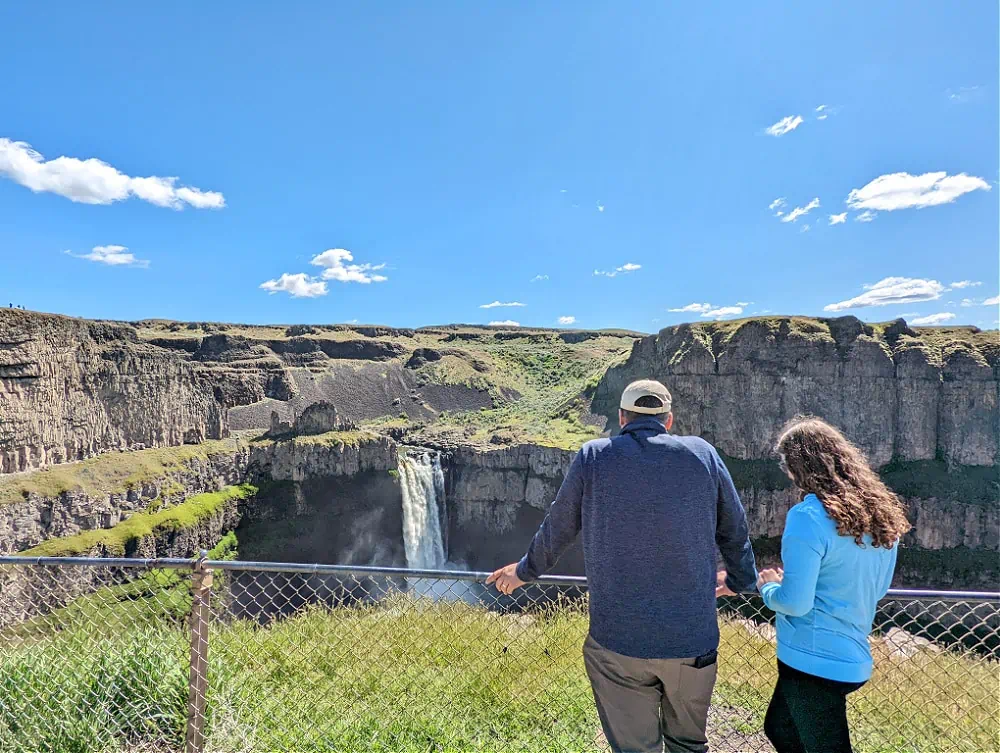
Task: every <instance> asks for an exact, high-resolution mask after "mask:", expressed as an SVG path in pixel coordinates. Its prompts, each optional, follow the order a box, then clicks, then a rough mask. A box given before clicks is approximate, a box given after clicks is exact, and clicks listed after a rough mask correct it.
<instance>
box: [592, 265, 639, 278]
mask: <svg viewBox="0 0 1000 753" xmlns="http://www.w3.org/2000/svg"><path fill="white" fill-rule="evenodd" d="M637 269H642V265H641V264H633V263H632V262H627V263H625V264H622V265H621V266H620V267H615V268H614V269H613V270H611V271H610V272H604V271H602V270H600V269H595V270H594V276H595V277H617V276H618V275H624V274H628V273H629V272H635V271H636V270H637Z"/></svg>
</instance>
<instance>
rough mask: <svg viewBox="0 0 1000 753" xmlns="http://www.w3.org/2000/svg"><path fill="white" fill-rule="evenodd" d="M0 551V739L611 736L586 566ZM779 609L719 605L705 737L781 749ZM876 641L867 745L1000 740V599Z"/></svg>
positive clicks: (105, 743)
mask: <svg viewBox="0 0 1000 753" xmlns="http://www.w3.org/2000/svg"><path fill="white" fill-rule="evenodd" d="M0 562H2V564H0V751H18V752H19V753H34V752H36V751H37V752H38V753H41V752H42V751H45V752H46V753H50V752H52V753H64V752H65V753H71V752H72V753H79V752H82V751H88V752H90V751H96V752H99V753H104V752H108V753H112V752H114V753H138V752H139V751H143V752H145V751H149V752H154V751H155V752H156V753H160V752H161V751H162V752H163V753H166V752H168V751H169V752H171V753H176V752H178V751H182V750H189V751H202V750H203V751H211V752H212V753H243V752H247V753H249V752H251V751H303V752H305V751H404V752H409V751H414V752H416V751H421V752H422V753H423V752H426V751H572V752H573V753H578V752H579V751H600V750H604V749H605V748H606V746H605V745H604V743H603V739H602V737H601V734H600V725H599V722H598V718H597V712H596V709H595V708H594V704H593V700H592V697H591V694H590V687H589V684H588V682H587V678H586V674H585V672H584V669H583V661H582V656H581V647H582V644H583V640H584V638H585V636H586V632H587V592H586V584H585V583H584V582H583V581H582V580H573V579H562V580H560V579H555V580H552V581H548V582H545V583H543V584H538V585H533V586H531V587H529V588H527V589H522V590H521V591H519V592H518V593H516V594H515V596H513V597H506V596H501V595H499V594H497V592H496V591H495V590H493V589H489V588H486V587H485V586H484V585H483V583H482V577H481V574H467V573H454V574H452V573H437V574H431V573H426V574H423V575H424V577H414V576H413V575H412V574H408V573H406V572H404V571H398V570H377V569H365V568H361V569H359V568H353V569H349V568H315V569H311V568H307V567H304V566H286V565H274V564H264V563H236V562H224V563H205V565H204V567H205V568H207V569H208V570H210V571H211V578H208V577H206V571H205V570H204V569H202V568H199V567H197V566H196V565H195V563H192V562H190V561H180V560H172V561H156V562H144V563H143V562H138V561H131V562H128V561H121V560H116V561H105V562H101V561H79V560H78V561H70V562H67V561H59V562H58V563H56V562H55V561H46V562H45V563H44V564H39V561H25V562H21V563H18V564H16V565H15V564H9V563H10V559H9V558H7V559H3V560H0ZM85 562H86V564H84V563H85ZM987 596H988V595H987ZM773 617H774V616H773V614H772V613H770V612H769V611H768V610H767V609H766V608H765V607H764V606H763V605H762V603H761V602H760V600H759V599H757V598H755V597H744V596H741V597H735V598H729V599H724V600H720V627H721V634H722V642H721V646H720V652H719V653H720V659H719V662H720V663H719V673H718V683H717V685H716V689H715V695H714V698H713V706H712V712H711V717H710V725H709V735H710V742H711V745H712V750H715V751H730V752H731V751H762V752H763V751H770V750H771V748H770V745H769V744H768V742H767V740H766V738H765V737H764V735H763V733H762V732H761V728H762V724H763V717H764V712H765V710H766V708H767V703H768V701H769V699H770V694H771V691H772V689H773V687H774V682H775V679H776V671H775V656H774V643H775V633H774V619H773ZM871 643H872V653H873V656H874V658H875V673H874V676H873V677H872V680H871V682H869V683H868V684H867V685H866V686H865V687H864V688H862V689H861V690H860V691H858V692H857V693H855V694H853V695H852V696H851V698H850V702H849V707H850V712H849V713H850V717H851V722H852V729H853V735H854V742H855V747H856V749H857V750H859V751H879V752H882V751H921V752H923V751H942V752H943V751H995V750H1000V721H998V711H1000V661H998V659H1000V598H997V597H996V595H993V596H992V597H991V598H980V597H977V596H975V595H971V594H970V595H964V596H963V597H961V598H959V597H956V596H955V595H949V594H946V593H932V592H920V593H917V594H916V595H914V594H907V593H902V592H891V593H890V596H889V597H888V598H886V599H885V600H883V601H882V602H881V603H880V605H879V610H878V614H877V616H876V620H875V629H874V632H873V636H872V639H871Z"/></svg>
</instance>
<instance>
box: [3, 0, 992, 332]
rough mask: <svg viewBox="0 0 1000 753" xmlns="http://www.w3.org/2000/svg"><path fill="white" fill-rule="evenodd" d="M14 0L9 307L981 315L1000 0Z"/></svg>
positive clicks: (490, 314) (590, 316) (987, 286)
mask: <svg viewBox="0 0 1000 753" xmlns="http://www.w3.org/2000/svg"><path fill="white" fill-rule="evenodd" d="M19 5H21V6H24V7H16V8H15V7H11V6H10V4H8V5H7V6H5V7H4V8H3V9H2V10H0V25H2V26H3V27H4V28H5V29H6V32H5V34H4V44H3V46H2V48H0V67H2V72H3V80H4V82H5V84H4V97H3V103H2V105H0V269H2V270H3V273H2V275H0V300H2V301H3V303H4V305H6V304H7V303H8V302H10V301H12V302H14V303H15V304H23V305H25V306H26V307H27V308H31V309H36V310H43V311H54V312H60V313H66V314H71V315H77V316H87V317H100V318H114V319H138V318H145V317H164V318H174V319H190V320H200V321H245V322H256V323H264V322H317V323H323V322H346V321H352V320H358V321H361V322H366V323H369V322H374V323H385V324H392V325H399V326H418V325H427V324H441V323H448V322H471V323H487V322H490V321H507V320H509V321H516V322H519V323H521V324H522V325H526V326H527V325H530V326H559V321H560V318H562V321H563V322H565V323H569V321H570V319H569V318H572V319H573V325H574V326H579V327H588V328H590V327H594V328H596V327H627V328H631V329H637V330H641V331H655V330H656V329H659V328H660V327H664V326H667V325H669V324H674V323H678V322H681V321H691V320H709V319H712V318H717V317H732V316H738V315H749V314H754V313H758V312H773V313H783V314H793V313H794V314H809V315H826V316H830V315H838V314H854V315H857V316H859V317H861V318H863V319H867V320H872V321H876V320H885V319H891V318H894V317H896V316H899V315H906V316H907V319H909V320H911V321H912V320H914V319H917V320H922V321H930V322H934V321H937V322H942V323H953V324H977V325H979V326H981V327H994V326H996V320H997V312H998V306H997V305H996V302H995V301H993V302H992V303H989V304H986V303H985V302H986V301H990V300H991V299H993V298H994V297H995V296H996V295H997V293H998V275H1000V272H998V223H1000V215H998V199H1000V187H998V185H997V180H998V178H1000V170H998V164H1000V155H998V142H1000V135H998V122H1000V112H998V66H997V60H998V57H1000V50H998V33H997V29H998V24H1000V19H998V10H997V6H996V4H995V3H959V4H941V3H937V2H879V3H875V4H871V3H861V2H822V3H795V2H787V3H776V2H763V3H753V4H738V3H726V4H724V5H718V4H713V3H694V2H690V3H685V4H681V3H662V2H631V3H628V4H618V3H607V2H602V3H595V2H551V3H542V4H536V3H528V2H506V3H498V2H487V3H470V2H451V1H448V2H446V1H441V2H434V3H417V2H392V3H380V4H369V3H358V4H347V3H296V2H293V3H287V4H282V5H283V7H279V5H278V4H273V3H255V2H251V3H231V2H219V3H190V2H178V3H172V4H168V5H163V6H158V7H153V6H151V5H150V4H140V3H134V4H114V5H104V4H76V5H70V4H65V3H59V4H49V3H45V2H38V3H34V4H19ZM29 5H30V7H27V6H29ZM284 6H287V7H284ZM538 6H543V7H538ZM626 8H627V12H626ZM723 8H724V12H723ZM821 106H822V109H817V108H820V107H821ZM768 129H770V132H769V130H768ZM26 144H30V145H31V149H29V148H28V147H27V146H26ZM32 150H34V151H32ZM60 158H62V159H60ZM87 160H91V161H87ZM96 160H99V161H100V162H97V161H96ZM173 177H176V181H173V182H172V181H170V180H169V178H173ZM143 178H151V180H135V179H143ZM778 199H782V200H783V202H778V203H775V202H776V200H778ZM817 200H818V206H817ZM772 207H773V208H772ZM866 211H867V212H868V214H865V213H866ZM778 212H781V213H782V214H781V215H778V214H777V213H778ZM844 213H846V214H844ZM841 215H843V217H841ZM790 218H791V221H783V220H789V219H790ZM834 218H836V219H834ZM841 219H842V220H843V221H840V220H841ZM865 219H870V220H871V221H867V222H866V221H862V220H865ZM831 222H836V223H837V224H831ZM807 227H808V229H807ZM595 272H600V273H602V274H596V273H595ZM283 276H284V277H283ZM539 278H541V279H539ZM533 280H534V281H533ZM963 282H967V283H970V284H967V285H965V286H964V287H962V286H959V287H955V286H954V285H953V284H954V283H963ZM973 283H978V284H973ZM262 285H263V286H264V287H263V288H262V287H261V286H262ZM865 286H868V287H867V288H866V287H865ZM963 302H964V303H965V304H966V305H962V304H963ZM491 303H501V304H509V303H519V304H524V305H520V306H493V307H491V308H484V306H486V305H487V304H491ZM670 309H681V310H677V311H671V310H670Z"/></svg>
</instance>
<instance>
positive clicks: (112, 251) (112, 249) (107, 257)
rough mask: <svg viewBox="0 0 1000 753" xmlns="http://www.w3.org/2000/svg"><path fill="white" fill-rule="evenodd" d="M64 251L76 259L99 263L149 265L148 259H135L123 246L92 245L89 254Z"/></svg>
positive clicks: (120, 265) (117, 265) (125, 265)
mask: <svg viewBox="0 0 1000 753" xmlns="http://www.w3.org/2000/svg"><path fill="white" fill-rule="evenodd" d="M65 253H67V254H69V255H70V256H74V257H76V258H77V259H86V260H87V261H96V262H98V263H99V264H109V265H111V266H112V267H143V268H145V267H148V266H149V259H136V258H135V254H133V253H132V252H130V251H129V250H128V248H127V247H125V246H94V247H93V248H92V249H91V250H90V253H89V254H74V253H73V252H72V251H66V252H65Z"/></svg>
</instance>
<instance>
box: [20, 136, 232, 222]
mask: <svg viewBox="0 0 1000 753" xmlns="http://www.w3.org/2000/svg"><path fill="white" fill-rule="evenodd" d="M0 175H3V176H6V177H7V178H10V179H11V180H13V181H14V182H15V183H20V184H21V185H22V186H24V187H26V188H29V189H30V190H32V191H34V192H35V193H54V194H58V195H59V196H63V197H65V198H67V199H69V200H70V201H75V202H78V203H80V204H111V203H113V202H116V201H124V200H125V199H130V198H133V197H134V198H137V199H141V200H142V201H147V202H149V203H150V204H155V205H156V206H158V207H169V208H171V209H183V208H184V206H185V205H187V206H191V207H194V208H195V209H221V208H223V207H224V206H226V200H225V198H224V197H223V195H222V194H221V193H219V192H217V191H202V190H201V189H200V188H193V187H191V186H178V185H177V178H161V177H159V176H156V175H151V176H149V177H147V178H135V177H132V176H129V175H125V174H124V173H122V172H120V171H119V170H117V169H116V168H114V167H112V166H111V165H109V164H108V163H106V162H102V161H101V160H99V159H95V158H93V157H91V158H89V159H83V160H81V159H77V158H76V157H57V158H56V159H52V160H46V159H45V158H44V157H43V156H42V155H41V154H39V153H38V152H37V151H35V150H34V149H32V148H31V145H30V144H27V143H25V142H23V141H12V140H11V139H6V138H0Z"/></svg>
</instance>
